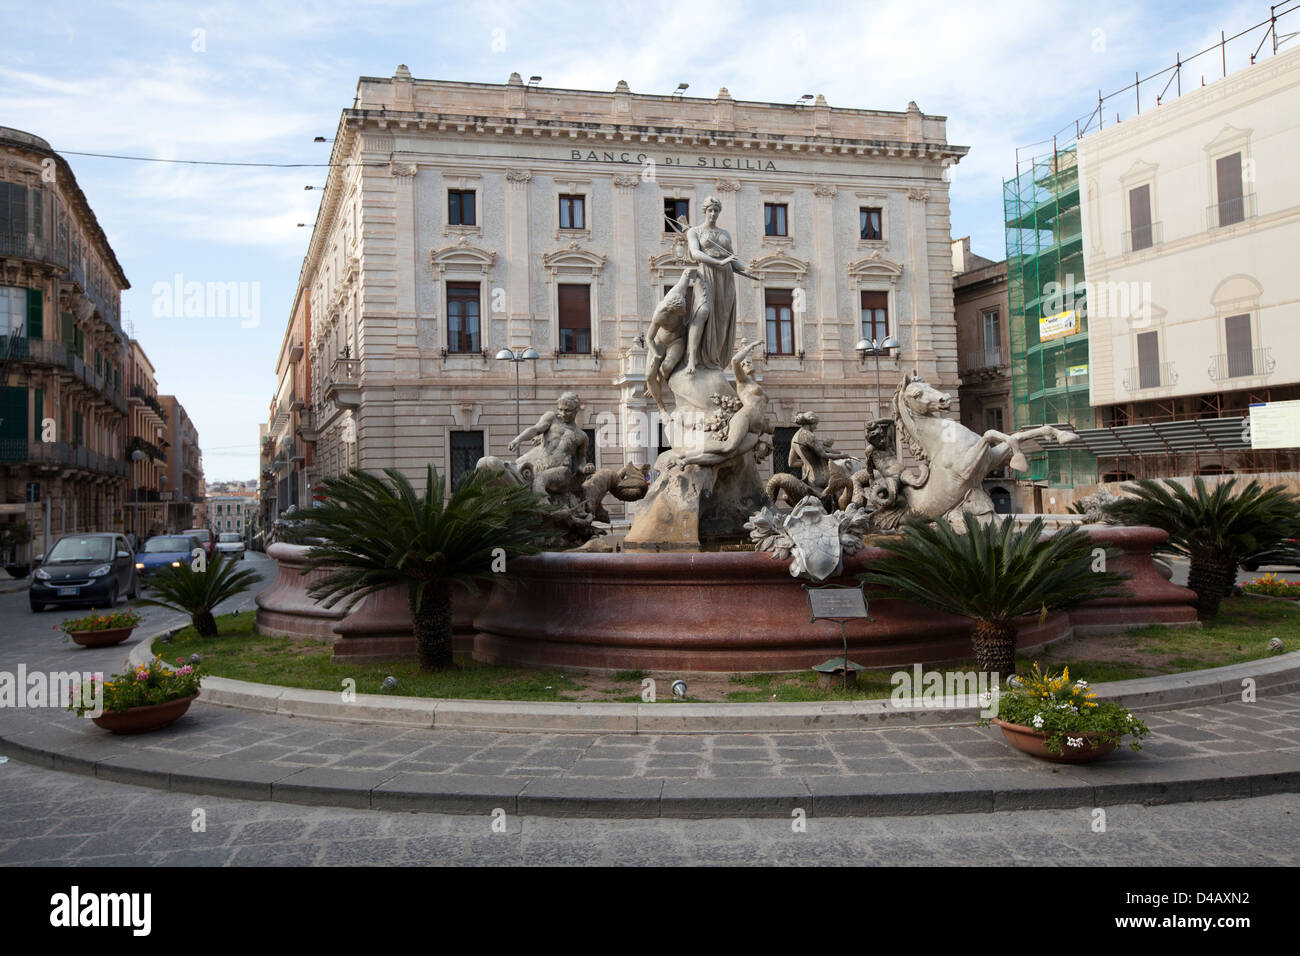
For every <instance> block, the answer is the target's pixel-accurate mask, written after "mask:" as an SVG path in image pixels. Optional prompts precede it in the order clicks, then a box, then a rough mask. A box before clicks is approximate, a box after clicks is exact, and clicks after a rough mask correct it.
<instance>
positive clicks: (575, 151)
mask: <svg viewBox="0 0 1300 956" xmlns="http://www.w3.org/2000/svg"><path fill="white" fill-rule="evenodd" d="M381 106H382V107H384V109H383V111H382V112H381V111H380V107H381ZM399 114H400V115H399ZM474 117H477V118H478V119H473V118H474ZM944 125H945V124H944V119H943V118H942V117H933V116H925V115H924V114H922V113H921V111H920V110H919V109H918V108H916V107H915V104H912V105H911V106H910V108H909V109H908V111H906V112H897V113H888V112H882V111H867V110H835V109H831V108H830V107H829V106H827V105H826V104H825V101H824V100H822V99H820V98H818V100H817V101H816V102H815V103H814V104H813V105H812V106H809V107H806V108H794V107H791V106H780V105H772V104H761V103H744V102H738V101H735V100H733V99H732V98H731V97H730V95H729V94H728V93H727V92H726V91H725V90H722V91H719V95H718V96H717V97H716V98H714V99H686V100H681V99H672V98H669V97H656V96H638V95H635V94H632V93H631V92H630V91H628V90H627V88H626V85H625V84H620V86H619V88H618V89H617V90H616V91H615V92H614V93H612V94H611V93H586V92H579V91H569V90H545V89H544V90H532V89H526V88H525V87H524V86H523V84H522V82H521V81H519V80H518V77H512V78H511V82H510V83H507V84H504V85H493V84H460V83H446V82H436V81H425V80H412V79H410V78H409V74H405V71H404V69H401V70H399V72H398V74H397V75H396V76H394V77H393V78H392V79H373V78H362V80H361V81H360V83H359V85H358V99H357V104H356V106H355V108H353V109H349V110H345V111H344V115H343V120H342V122H341V124H340V128H339V132H338V135H337V137H336V141H335V146H334V153H333V160H334V163H335V166H334V167H333V169H332V170H331V177H330V182H329V184H328V185H327V187H326V190H325V193H324V196H323V198H322V205H321V210H320V212H319V213H318V216H317V226H316V230H315V234H314V235H313V239H312V242H311V246H310V248H309V252H308V256H307V261H306V263H305V264H304V268H303V273H302V279H301V284H302V288H304V289H306V290H308V291H309V293H310V302H311V314H312V332H311V356H310V357H311V361H312V364H313V371H312V376H313V378H312V384H313V388H312V404H313V406H314V408H315V410H316V414H317V425H318V437H317V441H316V447H315V459H314V465H313V467H312V469H311V474H310V476H309V477H310V478H311V481H312V482H313V483H314V482H315V481H317V480H319V478H321V477H324V476H327V475H330V474H337V473H339V472H340V471H342V470H343V469H345V468H347V467H349V466H351V465H354V464H355V465H359V466H360V467H363V468H369V469H376V468H381V467H386V466H397V467H399V468H401V469H403V470H404V471H405V472H406V473H407V474H408V475H410V476H411V477H412V478H413V479H414V480H416V481H417V482H418V481H422V479H423V477H424V470H425V465H426V463H428V462H432V463H433V464H434V465H435V466H437V467H438V468H439V470H440V471H441V472H442V473H443V475H444V477H445V476H447V471H448V462H449V458H450V450H451V442H452V440H453V439H452V437H451V434H450V433H451V432H457V431H459V432H476V433H481V436H482V441H483V445H482V450H483V453H485V454H497V455H508V454H509V452H508V451H507V450H506V444H507V442H509V441H510V439H511V438H513V437H514V435H515V434H516V432H517V425H522V426H524V427H526V426H527V425H529V424H531V423H532V422H534V421H536V419H537V417H538V416H539V415H540V414H541V413H543V412H544V411H546V410H548V409H550V408H552V407H553V405H554V401H555V398H556V396H557V395H558V394H559V393H560V392H562V391H566V390H575V391H577V392H578V393H579V394H580V395H581V396H582V398H583V400H584V409H583V412H582V414H581V416H580V421H581V423H582V424H583V425H584V426H585V427H588V428H592V429H595V430H596V431H597V438H598V442H597V444H598V446H599V447H598V449H597V464H598V466H600V467H605V466H611V467H618V466H620V465H621V464H622V463H623V462H624V461H625V460H632V461H636V462H641V463H643V462H646V461H653V459H654V457H655V455H656V453H657V450H658V441H657V435H656V434H655V428H654V424H653V420H652V419H651V417H650V415H649V412H650V410H651V409H653V408H654V405H653V402H652V401H649V400H647V399H646V398H644V397H643V396H642V394H641V392H642V389H643V387H644V366H645V350H644V347H643V346H641V345H640V344H639V343H638V342H637V336H638V334H639V333H642V332H644V331H645V330H646V328H647V327H648V324H649V319H650V316H651V313H652V311H653V308H654V306H655V304H656V303H657V302H658V300H659V299H660V298H661V297H662V295H663V290H664V287H665V286H667V285H671V284H672V283H673V282H675V281H676V280H677V278H678V277H679V275H680V274H681V270H682V268H683V267H684V264H685V262H684V258H683V255H682V248H681V245H680V239H679V238H678V237H677V236H676V235H675V234H672V233H667V234H666V233H665V229H664V201H665V199H669V198H679V199H686V200H688V201H689V219H690V223H691V224H695V223H698V222H700V221H702V206H703V203H704V200H705V199H706V198H707V197H709V196H711V195H716V196H718V197H719V198H720V199H721V201H722V207H723V208H722V214H721V216H720V218H719V225H720V226H721V227H722V228H724V229H726V230H728V231H729V232H730V233H731V235H732V239H733V243H734V245H735V247H736V249H737V251H738V253H739V255H740V257H741V258H742V259H744V260H746V261H748V262H750V263H751V266H752V268H753V270H754V271H756V272H758V273H760V274H761V276H762V281H761V282H759V283H755V282H752V281H750V280H748V279H746V278H744V277H737V280H736V283H737V295H738V327H737V333H736V335H737V340H738V341H739V339H741V338H746V337H747V338H749V339H751V340H752V339H754V338H756V337H759V336H760V335H761V334H762V333H763V325H762V323H761V317H762V315H763V305H764V299H763V290H764V289H765V288H768V289H777V290H792V292H793V291H794V290H797V291H798V295H799V301H800V304H801V305H802V312H798V313H796V316H795V328H794V352H795V354H791V355H769V356H768V357H767V358H766V360H765V361H764V362H763V363H762V364H763V368H762V374H763V379H764V384H765V387H766V389H767V391H768V393H769V395H770V397H771V399H772V405H773V418H774V420H775V421H776V423H777V424H778V425H788V424H789V423H790V420H791V419H792V418H793V416H794V415H795V414H796V413H797V412H799V411H803V410H813V411H817V412H818V413H819V414H820V415H821V418H822V425H821V429H820V431H821V433H822V434H824V435H826V436H827V437H831V438H834V439H835V440H836V443H837V447H840V448H846V449H850V450H853V451H854V452H856V453H858V454H861V453H862V449H863V445H864V442H863V425H864V422H865V420H866V419H867V418H868V417H869V416H871V415H873V414H875V407H876V400H877V396H876V395H875V391H874V386H873V381H874V366H873V365H871V364H869V363H868V364H863V363H861V362H859V360H858V357H857V355H856V354H855V353H854V351H853V346H854V344H855V343H856V341H857V340H858V338H860V337H861V325H860V321H859V305H860V300H859V293H860V292H861V291H862V290H864V289H865V290H873V291H880V292H884V293H886V294H887V295H888V302H889V306H888V307H889V315H890V330H889V331H890V332H891V333H892V334H894V335H896V336H897V337H898V338H899V339H900V340H901V341H902V343H903V348H902V350H901V354H899V355H897V356H894V357H892V358H890V359H887V360H882V363H881V364H882V378H883V382H884V387H885V391H886V394H888V392H889V391H891V390H892V386H893V385H894V384H896V383H897V381H898V380H899V379H901V377H902V374H903V372H904V371H907V370H911V369H912V368H916V369H918V370H919V371H920V372H921V374H922V375H924V376H925V377H926V379H927V380H928V381H930V382H931V383H933V384H935V385H936V386H938V387H940V388H944V389H945V390H948V391H950V392H952V393H953V394H954V395H955V394H956V391H957V385H958V378H957V351H958V349H957V340H956V329H955V324H954V321H953V308H952V270H951V265H950V263H951V250H950V248H949V242H950V238H949V233H950V229H949V210H948V186H947V182H946V180H945V179H944V175H943V171H944V168H945V166H946V165H948V164H950V163H952V162H955V161H956V160H957V159H959V158H960V156H961V155H964V153H965V149H964V148H962V147H952V146H949V145H948V144H947V142H946V136H945V131H944ZM651 160H653V164H652V163H651ZM449 189H466V190H473V191H474V192H475V197H476V212H477V217H476V223H475V224H474V225H473V226H458V225H453V224H450V223H449V222H448V214H447V207H448V198H447V193H448V190H449ZM561 194H571V195H581V196H583V197H584V198H585V200H586V202H585V205H586V222H585V227H584V228H583V229H581V230H562V229H561V228H560V225H559V214H558V205H559V196H560V195H561ZM765 203H784V204H786V206H787V209H788V219H789V230H788V231H789V235H788V236H787V237H779V238H778V237H767V236H765V235H764V228H763V215H764V204H765ZM865 206H871V207H879V208H881V209H883V211H884V224H883V226H884V228H883V236H882V238H881V239H880V240H863V239H861V237H860V233H859V209H860V208H861V207H865ZM450 282H471V283H478V287H479V290H480V296H479V301H480V306H481V310H482V313H481V314H482V320H481V333H482V340H481V352H476V353H473V354H456V353H454V352H451V351H448V344H449V342H448V330H447V315H446V312H447V287H448V283H450ZM570 283H571V284H584V285H589V286H590V289H591V292H590V296H591V303H592V305H591V312H592V316H591V339H592V350H591V352H590V353H589V354H580V355H569V354H557V351H556V349H557V344H558V330H557V301H556V300H557V296H558V292H557V286H558V285H561V284H570ZM527 346H531V347H533V348H535V349H536V350H537V351H538V352H539V353H540V354H541V358H540V359H539V360H538V361H536V362H530V363H527V364H526V365H525V366H524V367H523V368H521V369H520V370H519V371H520V383H521V388H520V390H519V391H520V396H519V403H520V411H519V418H518V423H517V422H516V411H515V399H516V388H515V371H516V370H515V368H514V367H513V365H512V363H508V362H502V361H497V360H494V359H493V358H492V356H493V355H495V353H496V351H497V350H499V349H501V348H503V347H510V348H514V349H517V350H520V349H523V348H524V347H527ZM638 423H646V424H648V425H649V427H642V428H637V427H635V426H636V425H637V424H638ZM603 426H608V427H603ZM764 467H765V468H771V467H772V463H771V462H768V463H767V464H765V466H764Z"/></svg>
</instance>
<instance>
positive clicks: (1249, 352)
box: [1209, 349, 1277, 382]
mask: <svg viewBox="0 0 1300 956" xmlns="http://www.w3.org/2000/svg"><path fill="white" fill-rule="evenodd" d="M1276 368H1277V360H1276V359H1275V358H1273V350H1272V349H1241V350H1239V351H1232V352H1221V353H1220V354H1218V355H1215V356H1214V357H1213V358H1211V360H1210V369H1209V372H1210V379H1211V381H1215V382H1218V381H1222V380H1223V379H1226V378H1245V377H1247V376H1250V375H1269V374H1272V372H1273V371H1274V369H1276Z"/></svg>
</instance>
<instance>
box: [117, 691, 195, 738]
mask: <svg viewBox="0 0 1300 956" xmlns="http://www.w3.org/2000/svg"><path fill="white" fill-rule="evenodd" d="M198 696H199V695H198V694H191V695H190V696H189V697H178V698H176V699H175V700H169V701H164V702H163V703H161V704H147V705H146V706H144V707H132V708H130V709H128V710H106V711H104V712H103V713H102V714H100V715H99V716H98V717H92V718H91V719H92V720H94V722H95V723H96V725H98V726H100V727H103V728H104V729H105V730H111V731H112V732H113V733H115V734H143V733H148V732H149V731H151V730H160V729H162V728H163V727H166V726H167V725H168V724H170V723H172V722H173V721H175V720H176V719H178V718H179V717H180V716H181V715H183V714H184V713H185V711H187V710H189V709H190V704H191V703H192V702H193V701H194V698H196V697H198Z"/></svg>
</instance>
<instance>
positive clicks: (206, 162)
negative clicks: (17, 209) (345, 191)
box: [55, 149, 386, 169]
mask: <svg viewBox="0 0 1300 956" xmlns="http://www.w3.org/2000/svg"><path fill="white" fill-rule="evenodd" d="M55 152H56V153H59V154H61V155H66V156H96V157H98V158H100V159H129V160H133V161H134V162H137V163H175V164H179V165H183V166H255V167H261V168H264V169H308V168H316V167H324V168H332V167H335V166H337V167H339V168H345V167H348V166H383V165H386V164H384V163H376V162H370V163H366V162H361V163H235V162H223V161H221V160H216V159H159V158H157V157H155V156H123V155H120V154H117V153H87V152H83V151H81V150H76V149H56V150H55Z"/></svg>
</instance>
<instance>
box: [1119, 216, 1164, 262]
mask: <svg viewBox="0 0 1300 956" xmlns="http://www.w3.org/2000/svg"><path fill="white" fill-rule="evenodd" d="M1164 241H1165V224H1164V223H1163V222H1153V223H1151V224H1150V225H1148V226H1139V227H1138V228H1136V229H1130V230H1129V231H1128V232H1126V233H1124V234H1123V235H1122V236H1121V242H1122V243H1123V245H1124V253H1125V255H1127V254H1128V253H1130V252H1141V251H1142V250H1143V249H1150V248H1152V247H1153V246H1158V245H1160V244H1161V243H1162V242H1164Z"/></svg>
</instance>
